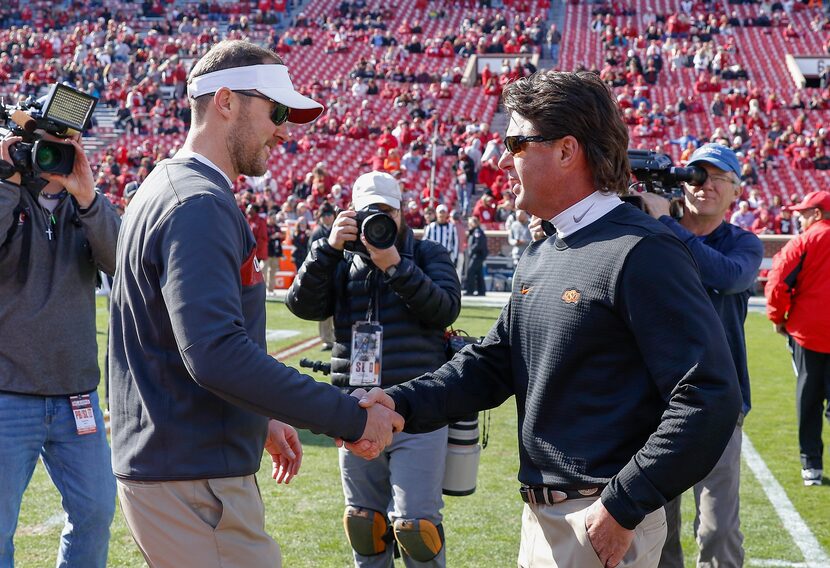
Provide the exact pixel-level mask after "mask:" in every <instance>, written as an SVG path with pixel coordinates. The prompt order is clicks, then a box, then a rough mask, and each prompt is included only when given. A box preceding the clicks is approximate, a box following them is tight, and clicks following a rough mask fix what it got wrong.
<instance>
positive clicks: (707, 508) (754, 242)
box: [640, 144, 764, 568]
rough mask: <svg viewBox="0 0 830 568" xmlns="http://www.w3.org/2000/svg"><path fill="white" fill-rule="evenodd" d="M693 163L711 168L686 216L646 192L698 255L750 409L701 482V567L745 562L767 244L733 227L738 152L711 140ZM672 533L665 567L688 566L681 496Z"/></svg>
mask: <svg viewBox="0 0 830 568" xmlns="http://www.w3.org/2000/svg"><path fill="white" fill-rule="evenodd" d="M688 165H689V166H693V165H697V166H699V167H702V168H703V169H704V170H706V174H707V176H706V181H705V182H704V183H703V184H702V185H699V186H695V185H689V184H684V192H683V193H684V199H683V203H682V205H683V215H682V217H681V218H680V220H679V221H677V220H675V219H673V218H671V217H670V216H669V205H670V202H669V201H668V200H667V199H665V198H663V197H660V196H658V195H655V194H653V193H643V194H640V195H641V197H642V199H643V202H644V204H645V207H646V211H647V212H648V213H649V214H650V215H651V216H652V217H655V218H657V219H659V220H660V221H662V222H663V223H664V224H665V225H666V226H667V227H668V228H669V229H671V230H672V231H673V232H674V234H675V235H677V237H678V238H679V239H680V240H681V241H683V242H684V243H685V244H686V246H687V247H688V248H689V250H690V251H691V252H692V256H694V258H695V261H697V265H698V268H699V270H700V278H701V281H702V282H703V286H704V287H705V288H706V292H707V293H708V295H709V298H710V299H711V301H712V304H713V305H714V307H715V311H716V312H717V314H718V317H719V318H720V320H721V323H723V328H724V331H726V338H727V341H728V343H729V350H730V352H731V354H732V360H733V362H734V363H735V370H736V372H737V374H738V381H739V383H740V387H741V396H742V399H743V407H742V412H741V414H740V415H739V417H738V423H737V424H736V426H735V431H734V432H733V434H732V438H731V439H730V441H729V444H728V445H727V446H726V450H724V452H723V455H722V456H721V458H720V460H719V461H718V463H717V464H716V465H715V467H714V469H713V470H712V471H711V472H710V473H709V475H707V476H706V477H705V478H704V479H703V480H702V481H700V482H699V483H697V484H695V486H694V495H695V506H696V508H697V512H698V518H699V522H698V523H696V527H695V528H696V533H697V534H696V535H695V537H696V540H697V544H698V547H699V549H700V552H699V554H698V560H697V565H698V566H715V565H717V566H742V565H743V559H744V550H743V535H742V534H741V531H740V518H739V502H738V489H739V483H740V477H741V471H740V468H741V426H742V424H743V419H744V417H745V416H746V414H747V413H748V412H749V409H750V396H749V371H748V370H747V365H746V341H745V337H744V321H745V320H746V312H747V303H748V301H749V296H750V295H751V290H752V287H753V285H754V283H755V277H756V275H757V274H758V268H759V267H760V265H761V260H762V259H763V256H764V247H763V245H762V244H761V241H760V240H759V239H758V237H757V236H755V235H754V234H753V233H750V232H749V231H745V230H743V229H741V228H740V227H737V226H735V225H731V224H729V223H727V222H726V221H725V220H724V215H725V214H726V212H727V211H728V210H729V208H730V207H731V206H732V203H733V202H734V201H735V200H736V199H737V198H738V197H739V196H740V194H741V182H740V179H741V178H740V175H741V167H740V164H739V162H738V158H737V157H736V156H735V153H734V152H733V151H732V150H730V149H729V148H726V147H725V146H721V145H719V144H705V145H703V146H701V147H700V148H698V149H697V150H695V152H694V153H693V154H692V156H691V157H690V158H689V163H688ZM665 508H666V523H667V525H668V527H667V528H668V534H667V537H666V543H665V546H664V547H663V555H662V557H661V559H660V567H661V568H667V567H675V566H677V567H682V566H683V565H684V564H683V550H682V548H681V547H680V497H677V498H676V499H674V500H673V501H670V502H669V503H668V504H667V505H666V507H665Z"/></svg>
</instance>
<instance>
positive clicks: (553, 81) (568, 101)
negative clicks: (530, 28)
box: [504, 71, 630, 194]
mask: <svg viewBox="0 0 830 568" xmlns="http://www.w3.org/2000/svg"><path fill="white" fill-rule="evenodd" d="M504 106H505V108H506V109H507V110H508V111H509V112H515V113H516V114H518V115H520V116H522V117H524V118H526V119H527V120H528V121H529V122H530V123H531V124H532V125H533V126H534V128H536V130H537V132H538V134H539V135H541V136H544V137H546V138H562V137H564V136H569V135H570V136H573V137H574V138H576V140H577V142H579V145H580V146H581V147H582V150H583V151H584V152H585V156H586V158H587V160H588V164H589V165H590V167H591V172H592V173H593V177H594V187H595V188H596V189H598V190H605V191H614V192H617V193H621V194H622V193H625V192H626V191H627V189H628V181H629V177H630V176H629V169H630V168H629V165H628V153H627V152H628V128H627V127H626V126H625V123H624V122H623V120H622V113H621V112H620V109H619V106H617V102H616V100H615V99H614V97H613V95H612V93H611V91H610V89H609V88H608V86H607V85H606V84H605V83H604V82H602V81H601V80H600V79H599V77H598V76H597V75H596V74H594V73H590V72H584V71H580V72H576V73H567V72H563V71H548V72H538V73H534V74H533V75H531V76H530V77H526V78H523V79H519V80H518V81H514V82H512V83H509V84H508V85H507V86H505V88H504Z"/></svg>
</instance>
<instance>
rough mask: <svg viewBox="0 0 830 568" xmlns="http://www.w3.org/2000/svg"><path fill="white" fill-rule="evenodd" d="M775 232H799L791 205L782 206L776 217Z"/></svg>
mask: <svg viewBox="0 0 830 568" xmlns="http://www.w3.org/2000/svg"><path fill="white" fill-rule="evenodd" d="M775 232H776V233H777V234H779V235H795V234H797V233H798V231H797V225H796V220H795V219H793V213H792V211H791V210H790V208H789V207H782V208H781V211H780V212H779V213H778V216H777V217H776V218H775Z"/></svg>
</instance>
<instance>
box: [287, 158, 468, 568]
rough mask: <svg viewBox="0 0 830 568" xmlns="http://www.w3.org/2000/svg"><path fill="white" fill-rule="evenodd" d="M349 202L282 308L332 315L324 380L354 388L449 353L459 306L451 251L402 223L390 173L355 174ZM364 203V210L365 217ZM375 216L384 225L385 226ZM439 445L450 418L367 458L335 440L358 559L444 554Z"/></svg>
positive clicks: (412, 559)
mask: <svg viewBox="0 0 830 568" xmlns="http://www.w3.org/2000/svg"><path fill="white" fill-rule="evenodd" d="M352 204H353V207H354V210H352V211H341V212H340V213H339V214H338V216H337V218H336V219H335V221H334V225H333V226H332V231H331V234H330V235H329V238H328V239H327V240H319V241H317V242H315V243H314V245H313V246H312V247H311V252H310V254H309V256H308V258H307V259H306V261H305V263H304V264H303V266H302V268H300V271H299V274H298V275H297V278H296V279H295V280H294V282H293V284H292V285H291V288H290V289H289V291H288V296H287V298H286V305H287V306H288V309H289V310H291V312H292V313H294V314H295V315H297V316H299V317H301V318H303V319H307V320H318V321H320V320H323V319H325V318H327V317H330V316H334V332H335V333H334V334H335V342H334V348H333V350H332V358H331V361H332V365H331V370H332V382H333V384H334V385H336V386H339V387H341V388H344V389H347V390H350V391H351V390H354V389H356V388H359V387H364V388H370V387H372V386H381V385H382V386H391V385H394V384H398V383H402V382H404V381H407V380H409V379H412V378H414V377H416V376H418V375H420V374H422V373H426V372H428V371H432V370H434V369H437V368H438V367H440V366H441V365H442V364H443V363H444V362H446V360H447V358H446V350H445V339H444V329H445V328H446V327H447V326H449V325H450V324H452V323H453V322H454V321H455V319H456V317H457V316H458V313H459V311H460V307H461V286H460V284H459V281H458V277H457V275H456V271H455V267H454V265H453V263H452V260H451V259H450V256H449V253H448V252H447V250H446V249H445V248H444V247H443V246H441V245H440V244H438V243H435V242H433V241H429V240H417V239H416V238H415V236H414V235H413V232H412V230H411V229H410V228H409V227H407V226H406V224H405V223H403V215H402V213H401V206H400V205H401V190H400V187H399V184H398V182H397V180H395V178H394V177H392V176H391V175H389V174H387V173H381V172H371V173H368V174H364V175H362V176H360V177H359V178H358V179H357V180H356V181H355V184H354V187H353V190H352ZM366 214H369V215H371V217H368V218H366V219H365V220H363V219H362V218H363V217H365V215H366ZM390 218H391V221H394V223H390ZM373 223H378V226H372V224H373ZM381 223H383V224H385V225H388V227H389V228H388V229H385V228H384V229H383V230H381V226H380V224H381ZM387 231H391V234H390V235H389V236H391V237H392V238H391V239H385V240H386V242H385V243H381V242H378V241H377V240H375V239H374V238H373V237H377V236H384V237H385V236H386V235H383V233H385V232H387ZM358 239H359V240H358ZM373 240H374V242H375V244H376V245H377V246H375V245H373V244H372V241H373ZM387 243H388V244H387ZM344 249H346V252H344ZM349 251H353V252H349ZM446 451H447V428H446V427H443V428H439V429H437V430H435V431H433V432H430V433H426V434H417V435H413V434H403V433H399V434H396V435H395V436H394V437H393V441H392V444H391V445H390V446H389V447H388V448H387V449H386V451H385V452H384V453H383V454H382V455H381V456H379V457H378V458H377V459H374V460H372V461H369V462H367V461H364V460H362V459H359V458H357V457H355V455H354V454H353V453H352V452H350V451H347V450H345V449H341V450H340V470H341V477H342V481H343V492H344V494H345V498H346V512H345V515H344V525H345V527H346V533H347V537H348V539H349V542H350V544H351V545H352V548H353V549H354V562H355V566H359V567H360V568H368V567H372V568H388V567H390V566H392V564H393V548H394V545H395V543H397V546H398V547H399V548H400V550H401V553H402V555H403V559H404V563H405V565H406V566H407V567H408V568H414V567H435V568H437V567H442V566H445V563H446V560H445V552H444V545H443V540H444V536H443V529H442V526H441V520H442V516H441V508H442V507H443V499H442V497H441V484H442V479H443V476H444V460H445V457H446Z"/></svg>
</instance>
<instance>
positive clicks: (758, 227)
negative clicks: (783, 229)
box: [750, 207, 775, 235]
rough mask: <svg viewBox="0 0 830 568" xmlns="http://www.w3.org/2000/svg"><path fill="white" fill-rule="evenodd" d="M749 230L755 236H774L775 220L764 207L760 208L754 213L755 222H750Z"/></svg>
mask: <svg viewBox="0 0 830 568" xmlns="http://www.w3.org/2000/svg"><path fill="white" fill-rule="evenodd" d="M750 230H751V231H752V232H753V233H755V234H756V235H774V234H775V219H774V218H773V216H772V215H771V214H770V212H769V210H768V209H767V208H766V207H761V208H759V209H758V210H757V211H756V212H755V221H753V222H752V227H750Z"/></svg>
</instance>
